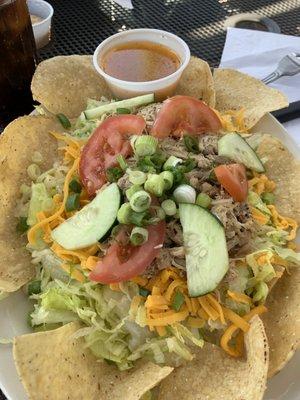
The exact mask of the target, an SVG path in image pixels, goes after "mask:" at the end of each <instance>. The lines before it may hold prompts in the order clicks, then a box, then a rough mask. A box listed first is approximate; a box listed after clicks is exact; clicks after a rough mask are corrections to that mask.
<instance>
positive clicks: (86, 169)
mask: <svg viewBox="0 0 300 400" xmlns="http://www.w3.org/2000/svg"><path fill="white" fill-rule="evenodd" d="M145 126H146V123H145V120H144V119H143V118H142V117H141V116H139V115H118V116H114V117H109V118H107V119H106V120H105V121H104V122H102V124H101V125H100V126H99V127H98V128H97V129H96V130H95V132H94V133H93V134H92V136H91V137H90V138H89V140H88V142H87V144H86V145H85V146H84V148H83V151H82V153H81V157H80V163H79V174H80V179H81V181H82V183H83V185H84V187H85V188H86V190H87V192H88V194H89V196H93V195H94V194H95V192H96V190H98V189H100V188H101V186H102V185H103V184H104V183H105V182H106V181H107V179H106V175H105V172H106V170H107V168H109V167H112V166H113V165H116V157H117V155H118V154H121V155H123V156H124V157H128V156H129V155H130V154H132V149H131V146H130V143H129V141H128V138H127V136H128V135H141V134H142V132H143V130H144V129H145Z"/></svg>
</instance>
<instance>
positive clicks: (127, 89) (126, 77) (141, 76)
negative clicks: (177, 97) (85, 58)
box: [93, 29, 190, 101]
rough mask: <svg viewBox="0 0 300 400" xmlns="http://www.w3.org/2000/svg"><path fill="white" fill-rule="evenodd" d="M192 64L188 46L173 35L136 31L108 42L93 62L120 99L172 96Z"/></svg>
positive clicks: (144, 30) (120, 35)
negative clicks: (146, 95)
mask: <svg viewBox="0 0 300 400" xmlns="http://www.w3.org/2000/svg"><path fill="white" fill-rule="evenodd" d="M189 60H190V50H189V47H188V45H187V44H186V43H185V42H184V41H183V40H182V39H181V38H179V37H178V36H176V35H174V34H173V33H170V32H166V31H161V30H158V29H132V30H130V31H124V32H120V33H117V34H115V35H113V36H110V37H109V38H107V39H105V40H104V41H103V42H102V43H100V45H99V46H98V47H97V49H96V50H95V53H94V57H93V62H94V66H95V68H96V70H97V71H98V72H99V74H101V75H102V76H103V77H104V79H105V80H106V82H107V84H108V85H109V87H110V89H111V90H112V92H113V93H114V95H115V96H116V97H117V98H120V99H122V98H129V97H133V96H138V95H142V94H146V93H154V94H155V98H156V100H158V101H161V100H163V99H165V98H166V97H169V96H172V94H173V93H174V91H175V89H176V86H177V84H178V81H179V79H180V76H181V74H182V72H183V71H184V69H185V68H186V66H187V65H188V63H189Z"/></svg>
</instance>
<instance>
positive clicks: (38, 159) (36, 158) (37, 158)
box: [31, 151, 43, 164]
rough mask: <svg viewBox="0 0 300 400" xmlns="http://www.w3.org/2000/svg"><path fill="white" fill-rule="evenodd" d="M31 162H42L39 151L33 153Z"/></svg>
mask: <svg viewBox="0 0 300 400" xmlns="http://www.w3.org/2000/svg"><path fill="white" fill-rule="evenodd" d="M31 160H32V162H34V163H37V164H40V163H41V162H42V161H43V156H42V155H41V153H40V152H39V151H34V152H33V154H32V157H31Z"/></svg>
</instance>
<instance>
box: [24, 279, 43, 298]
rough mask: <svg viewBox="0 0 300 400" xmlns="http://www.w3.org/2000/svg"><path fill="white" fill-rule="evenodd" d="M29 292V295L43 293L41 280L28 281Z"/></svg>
mask: <svg viewBox="0 0 300 400" xmlns="http://www.w3.org/2000/svg"><path fill="white" fill-rule="evenodd" d="M27 293H28V295H29V296H31V295H32V294H39V293H41V281H40V280H35V281H31V282H29V283H28V286H27Z"/></svg>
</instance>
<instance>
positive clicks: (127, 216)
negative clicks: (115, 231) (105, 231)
mask: <svg viewBox="0 0 300 400" xmlns="http://www.w3.org/2000/svg"><path fill="white" fill-rule="evenodd" d="M149 217H150V213H149V211H148V210H146V211H143V212H136V211H133V210H132V208H131V206H130V204H129V203H124V204H122V205H121V207H120V209H119V211H118V214H117V219H118V221H119V222H120V224H125V225H129V224H132V225H137V226H144V225H146V224H147V223H148V219H149Z"/></svg>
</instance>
